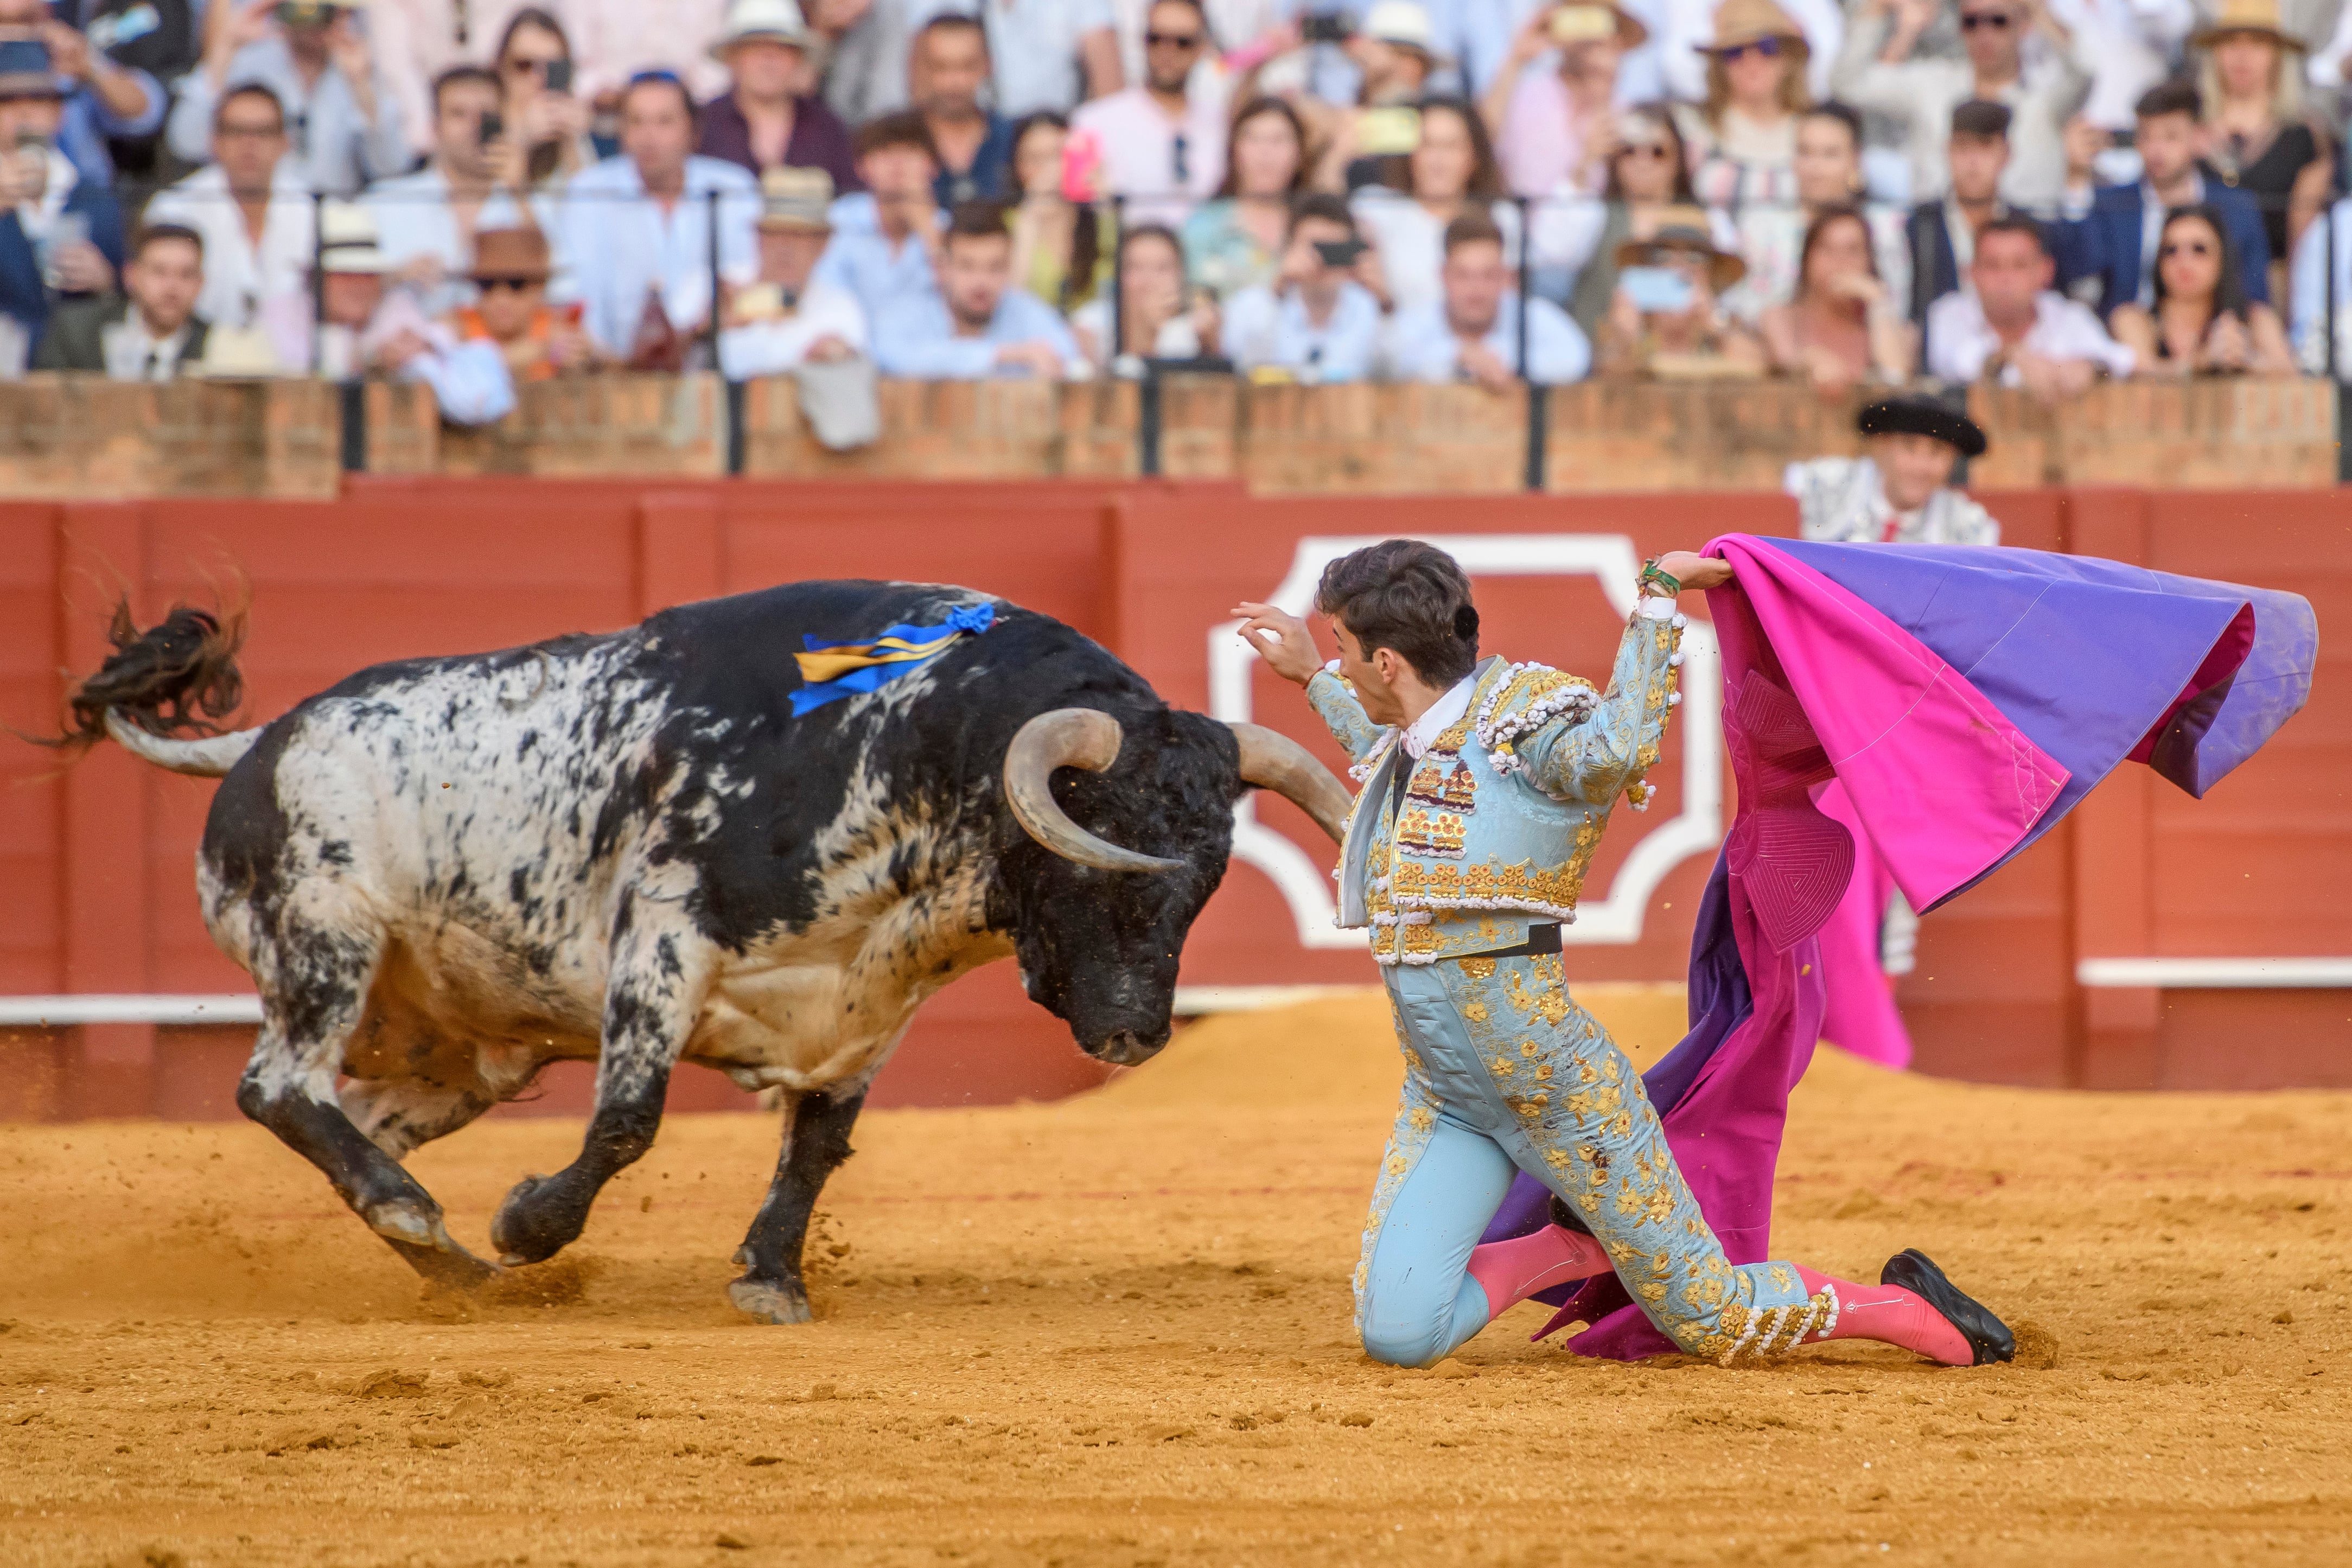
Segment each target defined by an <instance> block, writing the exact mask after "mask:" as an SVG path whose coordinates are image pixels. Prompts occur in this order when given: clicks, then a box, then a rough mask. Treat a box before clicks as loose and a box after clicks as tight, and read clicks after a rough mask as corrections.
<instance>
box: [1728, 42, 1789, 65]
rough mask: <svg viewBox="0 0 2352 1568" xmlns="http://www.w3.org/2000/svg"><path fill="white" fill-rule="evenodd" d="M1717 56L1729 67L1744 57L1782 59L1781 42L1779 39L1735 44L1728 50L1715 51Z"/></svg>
mask: <svg viewBox="0 0 2352 1568" xmlns="http://www.w3.org/2000/svg"><path fill="white" fill-rule="evenodd" d="M1715 54H1716V58H1717V59H1720V60H1721V61H1723V62H1724V63H1725V64H1726V65H1729V64H1730V63H1731V62H1732V61H1733V60H1736V59H1738V58H1739V57H1740V56H1742V55H1761V56H1762V57H1763V58H1766V59H1768V60H1773V59H1779V58H1780V39H1778V38H1759V39H1757V40H1756V41H1755V42H1754V43H1752V44H1734V45H1732V46H1731V47H1729V48H1727V49H1717V50H1716V51H1715Z"/></svg>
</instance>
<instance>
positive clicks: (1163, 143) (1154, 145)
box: [1070, 77, 1225, 228]
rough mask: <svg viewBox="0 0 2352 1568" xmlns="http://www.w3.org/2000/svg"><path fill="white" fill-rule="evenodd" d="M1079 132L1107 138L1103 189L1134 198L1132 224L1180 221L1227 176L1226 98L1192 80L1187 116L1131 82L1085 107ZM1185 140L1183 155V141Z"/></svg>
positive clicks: (1076, 117) (1076, 122) (1076, 124)
mask: <svg viewBox="0 0 2352 1568" xmlns="http://www.w3.org/2000/svg"><path fill="white" fill-rule="evenodd" d="M1070 128H1071V129H1072V130H1073V131H1091V132H1094V133H1095V135H1096V137H1097V139H1098V140H1099V141H1100V142H1101V143H1102V160H1103V161H1102V193H1103V195H1106V196H1125V197H1127V198H1128V205H1127V223H1128V226H1129V227H1130V228H1132V227H1134V226H1136V225H1138V224H1145V223H1164V224H1170V225H1176V224H1181V223H1182V222H1183V221H1184V216H1185V215H1186V214H1187V213H1189V212H1191V211H1192V204H1193V203H1195V202H1199V201H1205V200H1206V199H1208V198H1209V197H1210V196H1212V195H1215V194H1216V190H1217V187H1218V186H1219V185H1221V184H1223V183H1224V178H1225V95H1224V94H1223V91H1221V90H1218V89H1214V88H1212V87H1207V86H1204V85H1203V84H1202V81H1201V79H1200V78H1198V77H1195V78H1194V79H1193V85H1192V90H1191V92H1190V93H1188V94H1187V95H1186V98H1185V103H1184V118H1183V120H1182V121H1173V120H1171V119H1169V118H1168V115H1167V113H1166V111H1165V110H1162V109H1161V108H1160V105H1159V103H1158V102H1157V101H1155V100H1153V98H1152V96H1151V95H1150V93H1149V92H1146V91H1145V90H1144V89H1141V88H1139V87H1130V88H1129V89H1126V90H1125V91H1123V92H1115V93H1112V94H1111V95H1110V96H1109V97H1108V98H1097V99H1096V100H1094V101H1093V102H1091V103H1084V104H1080V105H1079V106H1078V110H1077V112H1076V113H1075V114H1073V115H1071V116H1070ZM1179 136H1181V137H1182V138H1183V139H1184V145H1183V150H1182V156H1181V158H1180V157H1179V156H1178V150H1177V145H1176V139H1177V138H1178V137H1179Z"/></svg>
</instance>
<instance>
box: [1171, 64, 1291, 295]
mask: <svg viewBox="0 0 2352 1568" xmlns="http://www.w3.org/2000/svg"><path fill="white" fill-rule="evenodd" d="M1308 169H1309V165H1308V163H1307V127H1306V124H1305V122H1304V121H1301V120H1300V119H1299V118H1298V111H1297V110H1295V109H1293V108H1291V107H1290V105H1288V104H1287V103H1285V102H1284V101H1283V100H1280V99H1278V98H1254V99H1252V100H1249V101H1248V102H1247V103H1244V105H1242V108H1241V112H1240V113H1238V114H1236V115H1234V129H1233V136H1232V139H1231V140H1230V141H1229V142H1227V143H1226V152H1225V178H1224V183H1223V184H1220V185H1219V186H1218V187H1217V194H1216V195H1215V197H1214V198H1213V199H1212V200H1209V201H1205V202H1202V204H1201V205H1199V206H1197V207H1194V208H1193V209H1192V215H1191V216H1189V217H1187V218H1186V219H1185V220H1184V228H1183V237H1184V256H1185V258H1186V266H1187V267H1188V268H1190V270H1191V272H1192V282H1193V283H1194V284H1195V285H1196V286H1198V287H1200V288H1202V289H1207V290H1208V291H1209V292H1210V293H1211V294H1213V295H1214V296H1215V297H1216V298H1218V299H1220V300H1223V299H1224V298H1226V297H1227V296H1229V295H1232V294H1234V293H1235V292H1237V291H1239V290H1241V289H1249V288H1254V287H1256V286H1257V285H1260V284H1270V283H1272V282H1273V281H1274V275H1275V274H1276V272H1277V271H1279V270H1280V269H1281V267H1282V252H1283V247H1284V244H1285V241H1286V238H1287V237H1288V234H1289V230H1290V204H1291V203H1292V201H1294V200H1295V199H1297V197H1299V196H1301V195H1305V194H1306V192H1307V174H1308Z"/></svg>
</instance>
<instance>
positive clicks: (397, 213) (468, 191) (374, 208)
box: [361, 66, 556, 317]
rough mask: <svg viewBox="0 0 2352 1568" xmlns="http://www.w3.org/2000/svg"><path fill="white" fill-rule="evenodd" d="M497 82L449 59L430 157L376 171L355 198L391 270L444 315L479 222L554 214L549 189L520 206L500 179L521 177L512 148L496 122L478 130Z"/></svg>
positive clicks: (499, 99) (549, 222) (462, 279)
mask: <svg viewBox="0 0 2352 1568" xmlns="http://www.w3.org/2000/svg"><path fill="white" fill-rule="evenodd" d="M505 104H506V90H505V88H504V86H503V85H502V84H501V83H500V82H499V79H498V77H497V76H496V75H495V74H494V73H492V72H490V71H487V70H484V69H483V68H481V67H479V66H453V67H451V68H449V69H447V70H446V71H443V72H442V73H441V75H440V76H439V78H438V79H436V80H435V81H434V83H433V128H434V134H433V158H432V161H431V162H430V163H426V164H425V167H424V168H422V169H419V170H417V171H416V173H415V174H404V175H402V176H400V177H399V178H398V179H394V180H378V181H377V182H376V183H375V184H373V185H370V186H369V187H368V189H367V195H364V196H363V197H362V198H361V200H362V203H363V204H364V205H366V206H367V208H368V210H370V211H371V212H373V213H374V214H375V222H376V230H377V233H378V234H379V235H381V236H382V244H383V251H384V254H385V255H387V256H389V257H391V258H392V264H393V268H394V277H395V278H397V279H399V280H400V281H401V282H402V283H404V284H405V285H406V286H407V287H408V288H409V289H413V290H415V294H416V297H417V300H418V302H419V303H420V304H422V305H423V306H424V307H425V314H427V315H429V316H436V317H438V316H445V315H446V314H448V313H449V312H450V311H451V310H456V309H457V308H458V307H459V306H461V305H465V304H468V303H470V302H471V301H472V300H473V298H474V287H473V285H472V284H471V283H470V282H468V281H467V268H469V267H471V266H472V265H473V261H474V235H475V234H476V232H477V231H478V230H481V229H486V228H489V229H498V228H519V227H521V226H525V225H530V226H536V227H539V228H541V229H542V230H543V229H547V228H550V227H551V226H553V225H554V222H555V214H556V205H555V203H554V201H553V200H552V199H551V198H548V197H544V196H540V197H534V198H533V199H532V201H531V204H530V205H531V208H532V211H531V213H530V216H527V217H526V216H524V215H523V213H522V211H521V210H520V208H519V207H518V206H517V205H516V203H515V199H514V196H513V195H512V194H511V188H510V186H509V184H508V183H507V182H509V181H512V180H515V179H518V178H520V177H521V175H522V173H523V167H522V165H523V153H522V149H521V148H520V147H519V146H516V145H515V144H514V143H513V142H511V141H510V140H509V139H508V138H507V137H506V136H505V135H504V133H503V132H500V133H499V135H496V136H491V135H488V134H485V132H487V131H488V128H489V123H490V121H492V120H493V119H494V118H496V117H498V116H499V115H500V114H501V112H502V111H503V110H504V108H505Z"/></svg>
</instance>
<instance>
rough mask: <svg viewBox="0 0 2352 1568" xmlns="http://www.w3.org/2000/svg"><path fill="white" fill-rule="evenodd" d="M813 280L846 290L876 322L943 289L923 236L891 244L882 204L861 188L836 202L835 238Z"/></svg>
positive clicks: (810, 276) (813, 273)
mask: <svg viewBox="0 0 2352 1568" xmlns="http://www.w3.org/2000/svg"><path fill="white" fill-rule="evenodd" d="M937 216H938V215H936V214H934V215H933V217H934V220H935V221H936V218H937ZM809 281H810V282H812V283H830V284H832V285H833V286H834V287H835V288H836V289H843V290H845V292H847V293H848V294H849V295H851V296H852V297H853V298H855V299H856V301H857V304H858V308H859V309H861V310H864V311H865V312H866V320H867V321H871V322H874V323H877V325H878V324H879V323H880V322H882V321H884V320H886V319H887V317H888V316H889V315H890V314H891V313H893V312H894V311H896V310H898V308H899V307H901V306H914V305H919V304H920V303H921V302H922V301H923V300H927V299H930V298H932V297H934V296H936V295H937V294H938V293H939V289H940V285H939V279H938V278H937V277H936V276H935V275H934V273H933V272H932V269H931V255H930V252H929V251H928V250H925V249H924V248H923V242H922V241H921V240H919V239H918V238H916V237H914V236H913V235H911V234H910V235H908V237H906V238H905V239H904V240H902V241H900V242H899V244H898V248H897V249H895V250H893V249H892V248H891V247H890V239H889V237H888V236H887V235H885V234H884V233H883V232H882V215H881V210H880V209H879V208H878V207H877V206H876V205H875V202H874V198H873V197H872V196H870V195H866V194H864V193H862V192H861V193H860V194H858V195H854V196H843V197H842V198H840V199H839V200H838V201H836V202H835V203H834V204H833V238H832V239H831V240H830V241H829V242H827V244H826V245H825V247H824V255H823V256H820V257H818V258H817V262H816V266H815V268H813V269H812V270H811V271H810V273H809Z"/></svg>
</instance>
